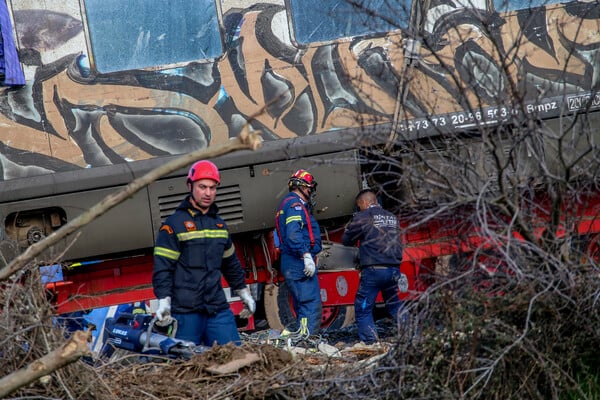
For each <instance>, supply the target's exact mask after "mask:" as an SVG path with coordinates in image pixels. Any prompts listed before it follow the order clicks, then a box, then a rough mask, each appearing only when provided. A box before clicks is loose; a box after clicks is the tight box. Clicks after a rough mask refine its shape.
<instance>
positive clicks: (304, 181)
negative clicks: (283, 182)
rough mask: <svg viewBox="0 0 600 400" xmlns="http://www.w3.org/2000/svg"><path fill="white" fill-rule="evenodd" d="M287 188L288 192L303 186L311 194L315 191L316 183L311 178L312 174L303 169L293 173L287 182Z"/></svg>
mask: <svg viewBox="0 0 600 400" xmlns="http://www.w3.org/2000/svg"><path fill="white" fill-rule="evenodd" d="M288 186H289V187H290V190H293V189H295V188H297V187H298V186H305V187H307V188H309V189H311V192H314V191H315V190H317V181H315V178H314V177H313V176H312V174H311V173H310V172H308V171H306V170H304V169H299V170H298V171H296V172H294V174H293V175H292V176H290V179H289V180H288Z"/></svg>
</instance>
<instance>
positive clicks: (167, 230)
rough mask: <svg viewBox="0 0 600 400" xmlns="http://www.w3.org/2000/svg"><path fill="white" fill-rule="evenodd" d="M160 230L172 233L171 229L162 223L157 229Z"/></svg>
mask: <svg viewBox="0 0 600 400" xmlns="http://www.w3.org/2000/svg"><path fill="white" fill-rule="evenodd" d="M159 230H160V231H165V232H167V233H168V234H169V235H172V234H173V229H172V228H171V227H170V226H169V225H163V226H161V227H160V229H159Z"/></svg>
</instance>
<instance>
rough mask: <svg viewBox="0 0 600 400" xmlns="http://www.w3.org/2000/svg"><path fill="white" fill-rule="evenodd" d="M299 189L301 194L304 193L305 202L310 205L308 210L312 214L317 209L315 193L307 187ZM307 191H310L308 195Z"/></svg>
mask: <svg viewBox="0 0 600 400" xmlns="http://www.w3.org/2000/svg"><path fill="white" fill-rule="evenodd" d="M298 189H299V190H300V193H302V197H304V201H306V204H308V208H309V209H310V211H311V212H312V210H314V208H315V196H314V193H315V192H314V191H313V190H312V189H311V188H309V187H307V186H299V187H298ZM305 190H308V194H307V193H306V192H305Z"/></svg>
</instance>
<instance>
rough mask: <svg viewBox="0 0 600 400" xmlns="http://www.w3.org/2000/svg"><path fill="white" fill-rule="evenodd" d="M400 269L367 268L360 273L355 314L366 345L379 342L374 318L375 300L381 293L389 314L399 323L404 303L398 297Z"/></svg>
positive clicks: (359, 335) (360, 334)
mask: <svg viewBox="0 0 600 400" xmlns="http://www.w3.org/2000/svg"><path fill="white" fill-rule="evenodd" d="M399 278H400V269H399V268H398V267H366V268H363V269H362V270H361V272H360V283H359V285H358V291H357V292H356V297H355V299H354V312H355V315H356V325H357V327H358V337H359V339H360V340H361V341H363V342H364V343H366V344H372V343H374V342H376V341H377V339H378V337H377V330H376V328H375V320H374V318H373V308H374V307H375V299H376V298H377V295H378V294H379V292H381V295H382V296H383V300H384V301H385V308H386V310H387V312H388V313H389V314H390V315H391V316H392V317H393V318H394V321H396V322H397V321H398V313H399V311H400V307H401V305H402V302H401V301H400V298H399V297H398V279H399Z"/></svg>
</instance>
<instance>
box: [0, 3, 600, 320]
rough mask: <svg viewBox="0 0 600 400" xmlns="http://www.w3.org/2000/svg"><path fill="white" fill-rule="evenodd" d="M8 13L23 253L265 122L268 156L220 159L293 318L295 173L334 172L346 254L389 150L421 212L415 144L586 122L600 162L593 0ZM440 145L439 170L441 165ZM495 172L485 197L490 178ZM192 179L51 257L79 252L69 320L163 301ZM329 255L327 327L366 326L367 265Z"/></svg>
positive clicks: (252, 243) (12, 177) (6, 202)
mask: <svg viewBox="0 0 600 400" xmlns="http://www.w3.org/2000/svg"><path fill="white" fill-rule="evenodd" d="M0 9H1V13H2V15H1V17H2V18H1V19H0V21H2V25H1V26H0V28H1V30H2V38H3V43H2V45H3V48H4V52H3V64H2V65H4V81H3V85H4V86H3V87H0V93H1V94H0V221H2V225H1V226H0V241H1V245H0V249H1V253H2V260H3V262H4V263H5V262H7V261H10V259H11V258H12V257H14V255H15V254H18V253H19V252H20V251H22V250H23V249H24V248H26V247H27V246H29V245H31V244H33V243H35V242H37V241H39V240H42V239H43V238H44V237H45V236H47V235H49V234H50V233H52V232H53V231H55V230H57V229H59V228H60V227H61V226H63V225H65V224H66V223H67V222H68V221H71V220H73V219H74V218H76V217H77V216H78V215H80V214H81V213H82V212H84V211H85V210H86V209H88V208H89V207H91V206H92V205H94V204H96V203H97V202H98V201H99V200H101V199H102V198H103V197H104V196H106V195H108V194H110V193H113V192H115V191H116V190H119V189H120V188H122V187H124V186H125V185H126V184H127V183H129V182H130V181H131V180H133V179H135V178H136V177H139V176H141V175H143V174H144V173H145V172H147V171H149V170H151V169H152V168H154V167H155V166H157V165H160V164H163V163H164V162H165V161H166V160H168V159H170V158H172V157H176V156H177V155H179V154H183V153H186V152H188V151H190V150H192V149H194V150H195V149H200V148H207V147H209V146H211V145H215V144H219V143H223V142H225V141H228V140H229V139H230V138H232V137H235V136H236V135H237V134H238V133H239V132H240V131H241V130H242V129H243V127H244V126H246V125H247V126H249V128H250V129H251V130H259V131H260V132H261V134H262V137H263V139H264V140H265V143H264V146H263V148H262V149H260V150H258V151H256V152H248V151H244V152H238V153H234V154H230V155H227V156H222V157H218V158H216V159H214V161H215V163H216V164H217V165H218V166H219V168H220V169H221V170H222V174H223V185H222V186H221V187H220V189H219V193H218V197H217V203H218V204H219V207H220V209H221V212H222V215H223V216H224V217H225V219H226V221H227V223H228V225H229V228H230V230H231V231H232V233H233V234H234V235H235V236H234V238H235V241H236V248H237V251H238V254H239V256H240V259H241V260H242V261H243V263H244V266H245V268H246V271H247V278H248V283H250V284H252V287H253V290H254V294H255V295H256V296H257V297H258V298H259V299H261V300H263V302H264V305H265V312H266V314H267V318H268V319H269V322H270V323H271V324H272V325H274V326H276V325H278V324H280V323H282V322H285V319H286V318H289V315H288V313H289V311H290V310H289V301H288V298H287V294H286V292H285V290H284V288H285V285H283V284H280V285H272V283H273V282H277V281H279V280H280V279H281V278H280V277H278V275H277V271H276V268H275V267H274V263H275V261H274V260H273V257H274V254H275V253H274V251H273V241H272V235H271V233H272V230H273V226H274V211H275V208H276V205H277V203H278V200H279V199H280V198H281V196H282V195H283V194H284V192H285V191H286V190H287V189H286V181H287V177H288V176H289V175H290V173H291V172H292V171H294V170H295V169H297V168H301V167H302V168H308V169H310V171H311V172H312V173H313V174H314V175H315V176H316V177H317V180H318V181H319V194H318V206H317V218H318V219H319V220H320V222H321V223H322V224H323V227H324V231H325V236H326V239H327V240H330V241H331V242H332V243H335V240H336V238H338V237H339V234H340V232H341V229H342V227H343V225H344V223H345V222H347V220H348V219H349V217H350V216H351V214H352V212H353V211H354V201H353V200H354V195H355V194H356V192H357V191H358V190H359V189H360V188H361V187H362V186H363V185H364V184H365V183H368V184H370V185H375V186H377V185H378V184H385V182H383V180H382V181H378V178H377V176H378V174H377V171H376V170H377V168H378V167H377V165H378V161H379V159H377V158H376V157H373V158H370V157H371V156H372V155H374V154H377V151H374V152H370V151H366V152H365V151H364V149H367V148H368V149H377V148H378V146H381V145H386V143H387V145H388V146H389V144H390V143H392V144H393V145H394V146H393V147H395V149H396V150H397V151H396V152H395V153H394V152H392V154H394V155H397V157H398V163H397V164H398V165H397V166H395V167H394V168H396V169H395V171H394V174H393V175H394V176H401V177H402V178H398V179H397V181H398V182H397V184H396V185H394V186H395V189H393V192H391V193H390V192H387V193H388V194H389V198H390V200H389V201H391V200H396V201H397V200H398V199H403V200H406V201H410V202H412V204H413V206H416V207H418V204H419V201H420V200H427V199H428V198H429V197H431V195H432V193H431V188H430V187H427V186H426V183H424V182H421V181H419V180H418V179H415V178H413V177H412V176H403V174H402V172H403V169H402V163H405V162H407V161H406V160H404V159H402V151H401V150H402V146H403V143H407V142H411V141H423V140H424V139H427V142H428V143H434V142H435V140H436V138H443V140H444V141H448V138H451V137H452V135H457V136H458V135H465V134H466V135H468V136H472V137H473V138H474V139H473V143H474V149H476V148H477V147H476V146H477V145H476V143H477V135H478V133H481V132H484V131H485V132H487V131H491V132H493V131H494V130H497V131H502V132H504V133H506V132H508V134H509V135H510V134H512V133H513V132H518V131H519V130H520V129H523V124H525V122H524V121H536V123H537V124H541V125H542V129H546V130H548V131H562V130H564V127H565V126H567V125H568V126H570V129H573V131H574V132H584V131H585V132H591V137H588V136H585V135H582V136H585V137H578V138H577V139H576V140H575V141H576V142H577V143H576V145H575V146H574V147H575V148H576V149H577V152H575V153H576V154H569V155H566V156H567V157H569V160H571V161H573V162H574V163H578V165H580V167H579V168H581V169H582V170H589V169H590V168H597V164H598V163H597V162H594V161H593V157H594V149H597V148H596V147H594V146H595V145H594V143H597V142H598V140H600V133H599V132H598V129H594V128H590V127H593V126H598V122H599V121H598V120H599V115H598V114H599V113H598V112H597V110H599V109H600V97H599V96H600V95H599V94H598V93H597V90H598V88H599V87H600V73H599V69H600V36H599V35H598V32H599V31H600V8H599V7H598V6H597V3H594V2H589V1H569V2H564V1H556V0H551V1H544V0H527V1H524V0H487V1H485V0H476V1H462V0H461V1H455V2H450V1H443V0H426V1H417V0H415V1H411V0H397V1H391V2H390V1H352V2H350V1H345V0H335V1H334V0H319V1H315V0H288V1H285V2H283V1H265V2H253V1H244V0H222V1H214V0H176V1H174V0H155V1H153V2H147V1H143V0H128V1H119V0H57V1H52V2H46V1H42V0H20V1H7V2H6V3H5V4H4V2H3V1H0ZM580 115H585V116H586V117H585V118H578V117H577V116H580ZM499 126H501V127H502V129H498V128H497V127H499ZM549 136H550V135H549ZM558 142H559V140H558V139H557V141H556V143H558ZM461 143H464V141H462V142H461ZM556 143H555V142H551V143H544V144H543V146H542V147H543V149H544V151H545V152H546V153H547V155H546V157H547V159H549V160H552V159H553V158H561V160H562V159H563V158H564V157H565V155H564V154H561V153H560V148H559V147H560V146H558V145H557V144H556ZM596 146H597V145H596ZM456 151H458V152H461V151H466V152H472V151H476V150H473V149H470V148H466V149H463V148H461V149H457V150H456ZM519 151H520V152H521V153H523V152H525V153H527V151H528V149H526V148H523V149H520V150H519ZM596 151H597V150H596ZM424 154H425V155H424V156H423V157H424V158H425V160H420V161H421V162H422V163H423V164H428V163H436V162H438V161H439V160H437V158H431V159H428V158H427V157H429V156H428V155H427V153H426V152H424ZM436 154H438V152H436ZM432 157H433V156H432ZM590 157H591V160H592V161H590ZM408 162H410V161H408ZM482 164H484V165H482V167H481V169H480V170H478V171H476V175H478V176H480V177H481V182H480V187H477V188H475V189H476V190H479V189H481V190H483V188H484V187H485V186H486V180H487V178H488V177H489V171H487V170H486V166H485V162H484V161H483V162H482ZM549 165H550V168H552V163H549ZM512 168H513V170H512V172H515V173H516V172H517V171H518V172H519V173H520V174H522V175H524V176H527V175H535V173H536V169H537V168H539V165H537V164H536V163H535V162H532V161H528V158H527V157H526V156H524V157H523V160H522V161H521V162H519V163H518V165H513V166H512ZM556 168H559V166H558V165H557V166H556ZM509 169H510V168H509ZM448 172H449V174H453V173H460V172H458V171H448ZM510 172H511V171H510V170H509V171H508V173H510ZM524 172H526V173H524ZM184 175H185V171H179V172H178V173H175V174H172V175H170V176H167V177H164V178H163V179H161V180H159V181H157V182H155V183H153V184H152V185H150V186H148V187H147V188H145V189H144V190H142V191H140V192H138V193H137V194H136V195H135V196H133V197H132V198H131V199H130V200H128V201H126V202H125V203H123V204H121V205H120V206H118V207H116V208H115V209H113V210H111V211H110V212H108V213H107V214H106V215H104V216H102V217H101V218H99V219H98V220H96V221H94V222H92V223H90V224H89V225H87V226H86V227H85V228H84V229H83V230H82V231H81V232H80V233H79V234H78V236H77V237H76V238H69V239H68V240H65V242H64V243H63V244H62V245H61V246H57V247H55V248H53V249H52V251H50V252H48V254H46V255H45V256H44V258H43V260H41V261H40V262H41V263H47V264H52V263H54V262H56V261H57V260H58V257H60V261H61V264H62V266H63V268H62V269H63V274H64V276H63V277H64V281H63V282H62V285H61V286H55V287H54V290H55V292H56V294H57V305H58V309H59V311H71V310H75V309H81V308H90V307H95V306H100V305H108V304H117V303H121V302H126V301H133V300H140V299H149V298H151V297H152V291H151V288H150V286H149V282H150V271H151V262H152V261H151V252H152V246H153V243H154V239H155V234H156V232H157V230H158V228H159V226H160V223H161V221H162V220H164V218H165V217H166V216H167V215H169V214H170V213H171V212H172V211H173V210H174V207H175V206H176V205H177V204H178V203H179V201H180V200H181V198H182V197H183V196H185V194H186V188H185V184H184V181H185V179H184V178H183V176H184ZM383 175H384V176H387V177H388V178H387V179H389V176H390V174H388V175H385V174H383ZM381 179H384V178H381ZM594 199H596V200H594ZM384 200H385V199H384ZM586 207H587V208H585V209H583V210H582V213H584V214H586V215H588V214H589V215H596V214H597V211H598V209H597V208H598V205H597V198H596V197H594V198H593V199H592V201H591V202H590V203H589V204H588V205H587V206H586ZM597 225H598V222H593V223H591V224H589V226H588V225H586V227H585V228H583V227H582V228H581V229H582V230H584V229H585V231H584V232H582V233H586V234H590V235H591V234H593V233H594V232H598V231H600V227H598V226H597ZM446 228H447V227H445V226H444V224H443V223H440V222H437V223H435V224H434V223H432V224H431V225H430V226H427V227H422V228H420V229H421V231H422V232H421V231H419V232H420V233H419V232H416V233H414V232H413V233H411V234H409V233H408V232H407V235H406V261H405V262H404V263H403V265H402V268H403V271H404V272H405V273H406V274H407V275H408V276H409V278H410V279H411V290H412V291H413V292H418V290H419V289H421V288H422V287H421V286H420V285H421V283H420V281H419V271H420V268H421V267H422V266H423V265H426V264H429V265H431V264H434V263H435V262H436V260H437V258H438V257H440V256H446V255H448V254H451V253H452V252H455V251H458V250H462V249H457V248H456V246H455V245H449V244H448V243H444V239H443V238H447V237H449V236H450V234H449V232H448V231H447V229H446ZM425 231H426V232H425ZM474 242H477V241H476V240H474ZM440 243H441V244H440ZM459 247H460V246H459ZM331 249H332V250H331V251H329V253H328V254H325V255H324V257H323V258H324V264H327V265H329V266H333V267H332V268H333V270H326V271H324V272H323V273H322V274H320V282H321V287H322V291H321V294H322V296H321V297H322V301H323V304H324V306H325V307H324V316H323V324H324V326H341V325H344V324H348V323H349V322H351V320H352V314H353V313H352V309H351V308H352V307H351V304H352V300H353V297H354V291H355V289H356V284H357V274H356V271H354V270H353V265H351V264H352V262H351V260H349V259H348V257H345V254H344V253H343V251H342V252H340V253H338V252H337V250H338V249H337V248H336V247H335V246H333V245H332V247H331ZM327 257H329V259H327ZM92 283H93V284H92ZM115 289H120V290H119V291H118V294H115ZM123 289H126V290H123ZM233 300H235V299H232V301H233ZM234 305H235V302H232V307H233V306H234Z"/></svg>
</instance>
